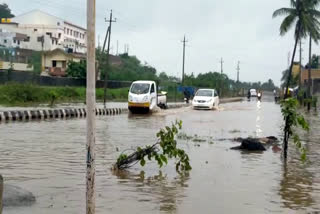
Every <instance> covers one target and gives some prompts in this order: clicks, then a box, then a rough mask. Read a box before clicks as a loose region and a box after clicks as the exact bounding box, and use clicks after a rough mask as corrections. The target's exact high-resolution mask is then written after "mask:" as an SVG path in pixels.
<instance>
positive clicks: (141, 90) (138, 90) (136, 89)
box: [130, 83, 150, 94]
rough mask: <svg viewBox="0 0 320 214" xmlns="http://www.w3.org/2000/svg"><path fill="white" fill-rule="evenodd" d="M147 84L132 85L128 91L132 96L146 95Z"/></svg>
mask: <svg viewBox="0 0 320 214" xmlns="http://www.w3.org/2000/svg"><path fill="white" fill-rule="evenodd" d="M149 88H150V84H149V83H134V84H133V85H132V87H131V89H130V92H131V93H133V94H147V93H148V92H149Z"/></svg>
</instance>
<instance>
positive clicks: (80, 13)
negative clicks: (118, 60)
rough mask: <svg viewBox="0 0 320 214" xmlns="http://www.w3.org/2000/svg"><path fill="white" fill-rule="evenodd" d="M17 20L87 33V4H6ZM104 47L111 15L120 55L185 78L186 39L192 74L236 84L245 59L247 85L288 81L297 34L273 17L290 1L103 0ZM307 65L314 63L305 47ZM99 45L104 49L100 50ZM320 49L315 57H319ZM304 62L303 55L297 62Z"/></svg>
mask: <svg viewBox="0 0 320 214" xmlns="http://www.w3.org/2000/svg"><path fill="white" fill-rule="evenodd" d="M0 2H2V3H3V2H5V3H7V4H8V5H9V7H10V8H11V10H12V12H13V13H14V14H15V15H19V14H22V13H25V12H28V11H30V10H33V9H40V10H43V11H45V12H47V13H50V14H52V15H56V16H58V17H60V18H63V19H65V20H68V21H70V22H73V23H75V24H78V25H81V26H83V27H86V0H27V1H26V0H0ZM96 2H97V17H96V20H97V32H96V34H97V41H98V37H100V43H101V44H102V43H103V37H104V35H105V31H106V27H107V24H106V23H105V22H104V18H105V17H107V18H108V17H109V12H110V10H111V9H113V11H114V17H116V18H117V22H116V23H113V28H112V38H111V40H112V42H111V43H112V44H111V46H112V48H113V49H112V52H113V53H116V47H117V45H116V44H117V41H118V42H119V52H120V53H122V52H123V50H124V44H129V54H130V55H136V56H137V57H138V58H139V59H140V60H141V61H142V62H143V63H144V62H147V63H148V64H150V65H152V66H154V67H155V68H156V69H157V70H158V71H159V72H161V71H165V72H166V73H167V74H168V75H174V76H179V77H180V76H181V73H182V72H181V70H182V43H181V40H182V39H183V36H184V34H185V35H186V38H187V40H188V43H187V47H186V67H185V72H186V73H187V74H191V73H192V72H193V73H194V74H198V73H205V72H208V71H219V72H220V63H219V60H220V58H221V57H223V60H224V72H225V73H226V74H227V75H228V76H229V77H230V78H232V79H236V67H237V62H238V61H240V80H241V81H262V82H263V81H267V80H268V79H269V78H271V79H273V80H274V81H275V83H276V84H279V83H280V78H281V71H283V70H284V69H286V67H287V66H288V53H289V52H291V53H292V49H293V43H294V39H293V32H289V33H288V35H287V36H284V37H280V36H279V26H280V22H281V20H282V19H281V18H277V19H272V13H273V11H274V10H276V9H278V8H280V7H284V6H285V7H286V6H288V5H289V0H268V1H261V0H224V1H221V0H161V1H160V0H135V1H133V0H96ZM304 43H305V44H304V45H303V48H304V53H303V58H304V60H303V63H305V62H306V60H307V50H308V49H307V42H306V41H304ZM97 45H98V44H97ZM318 49H319V48H318V47H316V46H314V49H313V51H314V52H315V53H317V54H319V51H318ZM297 59H298V57H297Z"/></svg>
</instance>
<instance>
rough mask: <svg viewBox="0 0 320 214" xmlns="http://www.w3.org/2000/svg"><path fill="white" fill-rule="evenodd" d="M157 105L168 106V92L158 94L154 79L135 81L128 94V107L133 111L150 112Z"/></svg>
mask: <svg viewBox="0 0 320 214" xmlns="http://www.w3.org/2000/svg"><path fill="white" fill-rule="evenodd" d="M156 106H159V107H160V108H167V95H166V92H162V93H160V94H158V91H157V85H156V83H155V82H154V81H135V82H133V83H132V84H131V87H130V90H129V94H128V109H129V110H130V111H131V112H138V111H142V112H149V111H150V110H153V109H154V108H155V107H156Z"/></svg>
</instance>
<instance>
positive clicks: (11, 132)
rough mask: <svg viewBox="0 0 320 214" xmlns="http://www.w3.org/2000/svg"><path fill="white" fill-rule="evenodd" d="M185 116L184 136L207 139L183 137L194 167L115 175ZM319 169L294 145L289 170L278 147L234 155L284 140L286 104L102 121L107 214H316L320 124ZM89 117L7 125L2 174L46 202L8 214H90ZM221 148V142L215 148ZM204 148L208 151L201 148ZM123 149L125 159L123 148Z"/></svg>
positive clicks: (102, 203)
mask: <svg viewBox="0 0 320 214" xmlns="http://www.w3.org/2000/svg"><path fill="white" fill-rule="evenodd" d="M176 119H181V120H183V132H184V133H187V134H188V135H191V136H194V135H195V134H197V135H198V136H199V137H200V138H203V139H205V141H204V142H199V143H195V142H193V141H192V140H190V141H184V140H178V143H179V146H181V147H182V148H184V149H185V150H186V151H187V152H188V154H189V156H190V159H191V164H192V167H193V170H192V171H191V172H190V173H188V174H186V175H179V174H177V173H176V172H175V169H174V167H173V164H174V163H173V162H170V163H169V165H168V166H166V167H163V168H162V169H161V170H160V171H159V170H158V168H157V165H156V164H155V163H148V164H147V166H146V167H144V168H141V167H140V166H139V165H135V166H134V167H133V168H132V169H130V171H125V172H122V173H113V172H112V171H111V170H110V167H111V165H112V163H113V162H114V161H115V159H116V157H117V156H118V155H119V154H120V152H121V151H123V150H125V149H128V148H129V149H130V148H132V149H135V148H136V147H137V146H144V145H147V144H150V143H154V142H155V141H156V137H155V133H156V132H157V131H158V130H159V129H160V128H162V127H163V126H165V125H168V124H170V123H171V122H173V121H174V120H176ZM310 120H312V121H313V122H314V123H315V124H316V123H318V125H316V126H312V129H311V137H310V136H308V137H309V139H312V140H313V141H314V142H311V143H309V144H308V146H309V151H310V155H309V159H310V160H309V162H308V163H307V164H305V165H303V164H301V162H300V160H299V154H298V153H297V151H296V150H295V149H294V148H292V146H291V147H290V151H289V154H290V161H289V162H288V164H287V166H286V167H284V166H283V164H282V162H281V158H280V154H279V153H275V152H273V151H272V150H268V151H266V152H264V153H254V154H252V153H251V154H248V153H245V152H239V151H234V150H229V148H230V147H232V146H234V145H235V142H231V141H230V140H224V141H219V140H215V139H221V138H226V139H229V138H234V137H239V136H241V137H246V136H248V135H252V136H267V135H275V136H281V131H280V129H279V127H280V126H281V125H282V117H281V114H280V109H279V106H278V105H275V104H273V103H271V102H270V103H268V102H262V103H260V104H259V105H257V102H255V101H252V102H242V103H230V104H225V105H221V106H220V108H219V109H218V110H214V111H194V110H192V109H191V108H182V109H169V110H166V111H162V110H159V111H158V112H155V113H154V114H152V115H129V116H128V115H124V114H123V115H119V116H114V117H103V116H101V117H97V137H96V139H97V145H96V151H97V155H96V176H97V177H96V186H97V188H96V191H97V203H96V204H97V213H106V212H109V213H128V211H130V212H132V211H134V212H137V213H159V212H163V213H207V212H208V210H215V211H216V212H217V213H264V212H268V213H269V212H280V213H288V212H297V211H302V212H303V211H316V210H319V209H320V207H319V204H320V197H319V195H320V185H319V184H320V180H319V179H318V178H319V177H320V175H319V172H320V170H319V165H320V164H319V163H320V160H319V157H320V156H319V152H320V148H319V145H318V144H317V143H316V142H319V133H320V132H319V127H320V126H319V125H320V124H319V122H318V120H316V119H314V118H312V117H311V118H310ZM85 126H86V122H85V120H84V119H71V120H56V121H49V120H48V121H43V122H28V123H12V124H0V138H1V140H0V153H1V156H0V163H1V164H0V171H1V173H2V174H3V175H5V177H6V182H8V183H12V184H18V185H19V186H21V187H24V188H26V189H27V190H29V191H32V192H33V193H34V194H35V195H36V196H37V203H36V204H35V205H34V206H32V207H28V208H24V209H6V210H5V213H9V214H10V213H15V214H19V213H24V214H28V213H36V214H37V213H62V212H63V213H66V214H69V213H70V214H71V213H83V212H84V210H85V170H86V168H85V167H86V166H85V139H86V133H85ZM209 141H213V144H209ZM195 144H199V145H198V146H195ZM117 149H118V150H119V152H118V151H117Z"/></svg>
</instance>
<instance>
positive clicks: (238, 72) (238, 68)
mask: <svg viewBox="0 0 320 214" xmlns="http://www.w3.org/2000/svg"><path fill="white" fill-rule="evenodd" d="M239 74H240V61H238V66H237V82H239Z"/></svg>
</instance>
